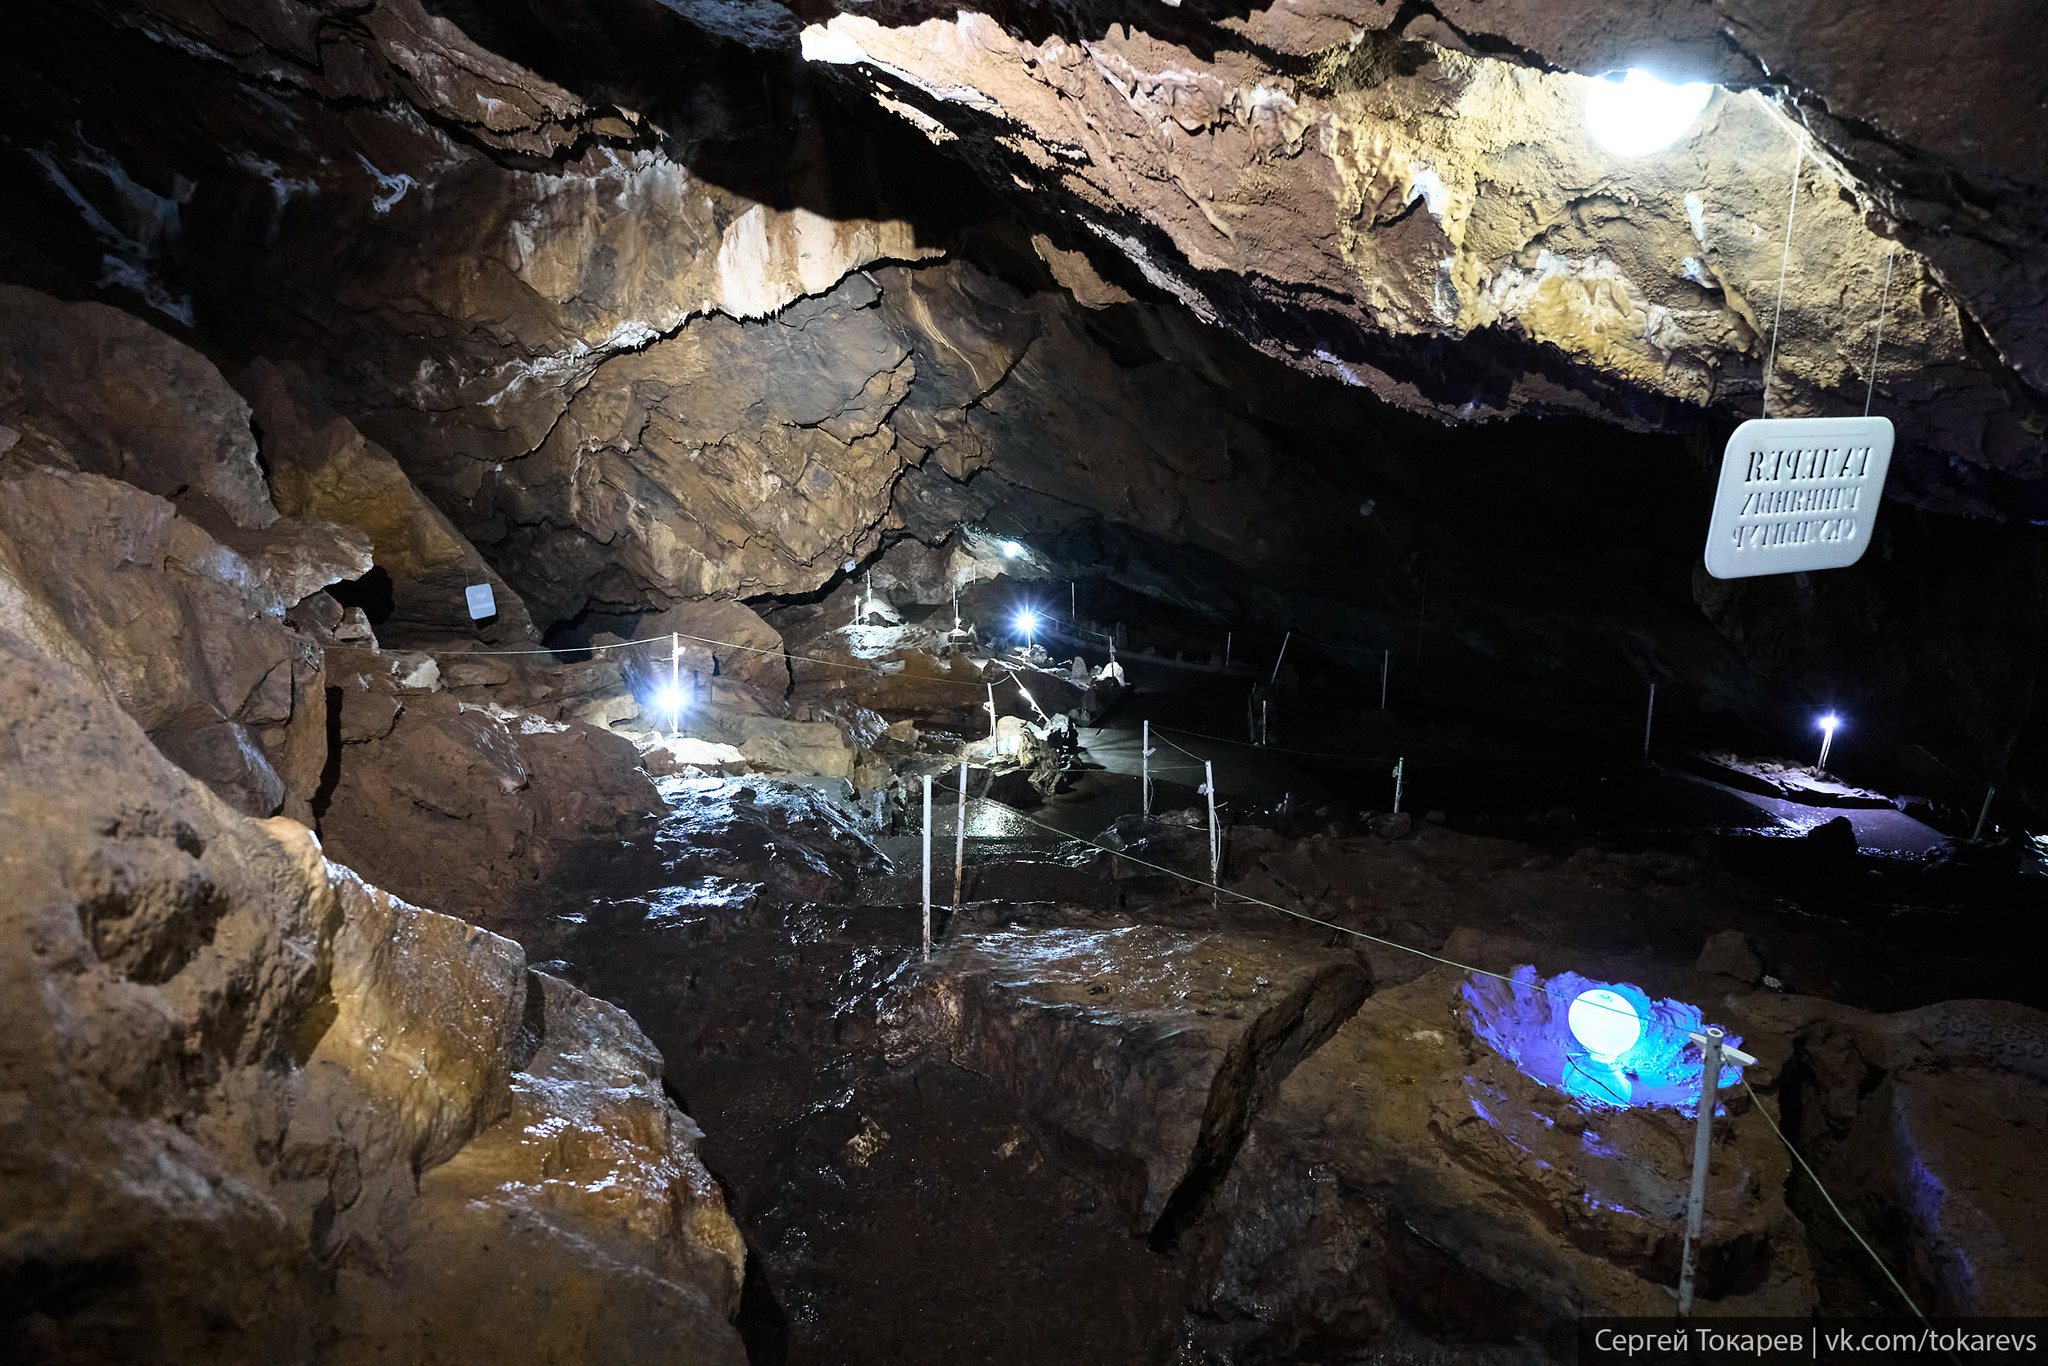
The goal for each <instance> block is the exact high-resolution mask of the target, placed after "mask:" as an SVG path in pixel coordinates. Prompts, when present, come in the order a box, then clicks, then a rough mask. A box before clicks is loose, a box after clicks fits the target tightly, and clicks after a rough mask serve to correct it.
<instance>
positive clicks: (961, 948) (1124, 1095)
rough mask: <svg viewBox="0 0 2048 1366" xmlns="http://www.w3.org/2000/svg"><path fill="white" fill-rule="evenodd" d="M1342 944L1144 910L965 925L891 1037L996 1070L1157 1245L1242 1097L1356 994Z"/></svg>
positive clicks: (1239, 1121)
mask: <svg viewBox="0 0 2048 1366" xmlns="http://www.w3.org/2000/svg"><path fill="white" fill-rule="evenodd" d="M1369 990H1370V978H1369V977H1368V975H1367V974H1366V972H1365V971H1364V970H1363V968H1362V967H1361V966H1360V965H1359V963H1358V962H1357V960H1355V959H1354V958H1352V957H1351V956H1350V955H1348V954H1340V953H1314V952H1311V953H1307V954H1304V953H1303V952H1302V951H1301V950H1300V949H1299V948H1298V947H1296V946H1292V945H1285V944H1278V943H1274V942H1271V941H1266V940H1261V939H1256V938H1252V937H1250V936H1244V935H1233V934H1214V933H1209V934H1205V933H1199V932H1188V931H1181V930H1174V929H1168V928H1165V927H1163V926H1156V925H1129V924H1127V925H1123V926H1119V927H1116V928H1107V929H1096V928H1079V927H1066V926H1029V927H1023V928H991V929H971V928H970V929H968V930H967V931H966V932H965V933H963V934H959V935H949V936H948V940H947V946H946V952H945V954H944V956H943V958H942V959H940V960H938V961H937V962H936V963H935V965H934V967H933V968H932V969H931V970H930V971H929V972H927V973H926V974H925V975H924V977H923V978H922V979H921V980H920V981H919V982H918V983H917V984H916V986H915V988H914V990H913V991H912V993H911V996H910V999H909V1001H908V1002H907V1003H906V1004H905V1005H904V1006H903V1007H902V1010H901V1014H900V1017H899V1018H898V1021H897V1025H896V1028H897V1033H896V1035H895V1037H894V1041H893V1043H892V1044H891V1047H892V1049H893V1050H895V1051H897V1052H899V1053H901V1052H904V1051H907V1050H910V1049H914V1048H924V1047H932V1048H937V1049H940V1050H942V1051H943V1052H944V1054H945V1055H946V1056H949V1057H950V1058H951V1059H952V1060H953V1061H954V1062H956V1063H958V1064H959V1065H961V1066H963V1067H967V1068H969V1069H971V1070H973V1071H976V1072H979V1073H981V1074H983V1075H985V1076H989V1077H993V1078H995V1079H996V1080H997V1081H998V1082H999V1083H1000V1084H1002V1085H1003V1086H1004V1087H1005V1088H1006V1089H1008V1090H1009V1091H1011V1092H1012V1093H1013V1094H1014V1095H1015V1096H1016V1097H1017V1099H1018V1101H1019V1102H1020V1103H1021V1104H1022V1105H1023V1106H1024V1107H1025V1109H1026V1110H1027V1112H1028V1113H1029V1114H1031V1116H1032V1117H1033V1119H1034V1120H1035V1121H1036V1122H1039V1123H1041V1124H1045V1125H1048V1126H1051V1127H1052V1128H1054V1129H1056V1130H1057V1131H1059V1132H1060V1133H1061V1134H1062V1135H1063V1136H1064V1137H1065V1138H1066V1139H1067V1141H1068V1143H1069V1144H1070V1145H1071V1147H1072V1148H1073V1150H1074V1151H1075V1152H1076V1153H1077V1154H1086V1155H1087V1157H1086V1158H1084V1159H1082V1160H1086V1161H1088V1162H1090V1164H1091V1165H1094V1166H1096V1167H1099V1168H1100V1170H1101V1173H1102V1175H1103V1177H1104V1180H1105V1182H1106V1184H1108V1185H1109V1186H1110V1188H1111V1189H1112V1191H1113V1192H1114V1193H1115V1198H1116V1199H1117V1200H1118V1203H1119V1208H1120V1209H1121V1210H1122V1212H1123V1213H1124V1215H1125V1217H1126V1218H1127V1219H1128V1220H1129V1221H1130V1224H1131V1229H1132V1232H1133V1233H1135V1234H1138V1235H1141V1236H1147V1237H1149V1238H1150V1239H1151V1240H1152V1242H1153V1244H1154V1246H1155V1247H1159V1248H1162V1249H1163V1248H1169V1247H1171V1246H1173V1245H1174V1244H1175V1242H1176V1241H1177V1240H1178V1238H1179V1236H1180V1231H1181V1229H1182V1227H1183V1226H1184V1225H1185V1224H1187V1223H1188V1222H1189V1221H1191V1220H1192V1219H1193V1218H1194V1217H1195V1216H1196V1215H1197V1214H1198V1213H1199V1212H1200V1211H1201V1210H1202V1209H1203V1207H1204V1206H1205V1205H1206V1204H1207V1202H1208V1199H1209V1197H1210V1195H1211V1193H1212V1190H1213V1187H1214V1185H1215V1183H1216V1182H1217V1181H1219V1180H1220V1179H1221V1178H1222V1176H1223V1174H1224V1173H1225V1172H1227V1171H1228V1170H1229V1168H1230V1165H1231V1162H1232V1160H1233V1159H1234V1158H1235V1156H1236V1154H1237V1149H1238V1146H1239V1144H1240V1143H1242V1141H1243V1139H1244V1134H1245V1129H1246V1126H1247V1124H1248V1123H1249V1122H1250V1119H1251V1116H1252V1114H1253V1112H1254V1111H1255V1110H1256V1109H1257V1107H1258V1105H1259V1104H1260V1103H1261V1102H1262V1101H1263V1099H1264V1097H1266V1096H1267V1095H1269V1094H1270V1093H1271V1092H1272V1090H1273V1089H1274V1088H1275V1087H1276V1086H1278V1085H1279V1084H1280V1081H1281V1079H1282V1078H1284V1077H1285V1076H1286V1075H1287V1073H1288V1072H1289V1070H1290V1069H1292V1068H1293V1067H1294V1066H1295V1065H1296V1064H1297V1063H1298V1062H1299V1061H1300V1060H1301V1059H1302V1058H1304V1057H1306V1056H1308V1055H1309V1054H1311V1053H1313V1052H1314V1051H1315V1050H1316V1049H1317V1048H1318V1047H1319V1046H1320V1045H1321V1044H1322V1042H1323V1041H1324V1040H1325V1039H1326V1038H1328V1037H1329V1036H1330V1034H1331V1032H1332V1031H1334V1030H1335V1029H1336V1028H1337V1027H1338V1026H1339V1025H1341V1024H1342V1023H1343V1022H1344V1020H1345V1019H1346V1018H1348V1017H1349V1016H1350V1015H1351V1013H1352V1012H1353V1011H1354V1010H1356V1009H1357V1008H1358V1005H1359V1002H1361V1001H1362V1000H1364V999H1365V997H1366V994H1367V992H1368V991H1369Z"/></svg>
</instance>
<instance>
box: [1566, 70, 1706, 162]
mask: <svg viewBox="0 0 2048 1366" xmlns="http://www.w3.org/2000/svg"><path fill="white" fill-rule="evenodd" d="M1713 97H1714V87H1713V86H1711V85H1708V84H1707V83H1706V82H1704V81H1691V82H1688V83H1687V84H1685V85H1670V84H1667V83H1666V82H1664V81H1660V80H1658V79H1657V78H1656V77H1655V76H1652V75H1651V74H1650V73H1649V72H1647V71H1644V70H1642V69H1640V68H1638V67H1630V68H1629V69H1628V70H1627V71H1625V72H1622V73H1620V74H1619V75H1613V74H1610V75H1606V76H1601V77H1599V78H1598V79H1596V80H1594V81H1593V82H1592V83H1591V84H1590V85H1588V86H1587V88H1586V132H1587V133H1588V134H1590V135H1591V137H1592V139H1593V141H1594V142H1596V143H1598V144H1599V145H1600V147H1601V148H1603V149H1604V150H1606V151H1609V152H1612V153H1613V154H1614V155H1616V156H1618V157H1640V156H1648V155H1649V154H1650V153H1652V152H1661V151H1663V150H1664V149H1665V148H1666V147H1669V146H1670V145H1671V144H1672V143H1674V142H1676V141H1678V140H1679V139H1680V138H1682V137H1684V136H1685V135H1686V133H1688V132H1689V131H1691V129H1692V126H1693V124H1695V123H1697V122H1698V121H1699V117H1700V113H1701V111H1702V110H1704V109H1705V108H1706V107H1707V101H1708V100H1710V99H1712V98H1713Z"/></svg>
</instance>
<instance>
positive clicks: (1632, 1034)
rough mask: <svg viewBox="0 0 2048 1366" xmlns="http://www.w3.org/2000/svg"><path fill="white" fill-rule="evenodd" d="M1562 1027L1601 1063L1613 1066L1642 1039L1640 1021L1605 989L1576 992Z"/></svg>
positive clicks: (1623, 998) (1619, 997)
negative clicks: (1567, 1028)
mask: <svg viewBox="0 0 2048 1366" xmlns="http://www.w3.org/2000/svg"><path fill="white" fill-rule="evenodd" d="M1565 1023H1566V1024H1568V1025H1570V1026H1571V1031H1572V1037H1573V1038H1575V1039H1577V1040H1578V1041H1579V1042H1580V1043H1582V1044H1584V1045H1585V1046H1586V1051H1587V1052H1588V1053H1590V1054H1592V1055H1593V1057H1594V1059H1595V1060H1596V1061H1599V1062H1604V1063H1611V1062H1613V1061H1614V1060H1615V1059H1616V1058H1618V1057H1620V1056H1621V1055H1622V1054H1624V1053H1626V1052H1628V1051H1629V1049H1631V1048H1634V1047H1635V1046H1636V1040H1637V1039H1640V1038H1641V1037H1643V1021H1642V1017H1641V1016H1640V1015H1638V1014H1636V1008H1635V1005H1634V1004H1633V1003H1632V1002H1631V1001H1630V1000H1629V999H1628V997H1626V996H1624V995H1622V994H1621V993H1620V992H1618V991H1611V990H1609V989H1608V988H1606V987H1594V988H1593V989H1592V990H1590V991H1582V992H1580V993H1579V994H1578V997H1577V999H1575V1000H1574V1001H1573V1002H1572V1004H1571V1009H1570V1010H1568V1011H1567V1012H1565Z"/></svg>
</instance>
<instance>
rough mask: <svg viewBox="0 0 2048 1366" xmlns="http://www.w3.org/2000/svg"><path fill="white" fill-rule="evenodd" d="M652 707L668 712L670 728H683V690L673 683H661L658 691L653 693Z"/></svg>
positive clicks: (673, 729) (676, 729)
mask: <svg viewBox="0 0 2048 1366" xmlns="http://www.w3.org/2000/svg"><path fill="white" fill-rule="evenodd" d="M654 709H655V710H656V711H665V712H667V713H668V714H669V721H670V725H669V729H670V730H672V731H679V730H681V729H682V728H683V690H682V689H681V688H679V687H677V686H676V685H675V684H673V683H664V684H662V685H661V689H660V691H658V692H656V693H655V694H654Z"/></svg>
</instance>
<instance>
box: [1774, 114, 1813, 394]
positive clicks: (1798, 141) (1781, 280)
mask: <svg viewBox="0 0 2048 1366" xmlns="http://www.w3.org/2000/svg"><path fill="white" fill-rule="evenodd" d="M1805 159H1806V139H1805V138H1802V137H1799V136H1797V134H1796V133H1795V135H1794V136H1793V139H1792V199H1791V202H1790V203H1788V204H1786V206H1785V254H1784V256H1783V257H1782V258H1780V259H1779V261H1778V307H1777V311H1776V312H1774V313H1772V314H1771V354H1770V358H1769V359H1767V360H1766V361H1765V362H1764V411H1763V416H1765V417H1769V416H1770V415H1771V371H1772V370H1774V369H1776V368H1777V364H1778V324H1779V322H1780V321H1782V320H1783V318H1784V316H1785V268H1786V267H1787V266H1789V265H1791V264H1792V215H1793V214H1794V213H1795V212H1796V211H1797V210H1798V208H1799V168H1800V166H1801V165H1802V164H1803V163H1804V161H1805Z"/></svg>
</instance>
